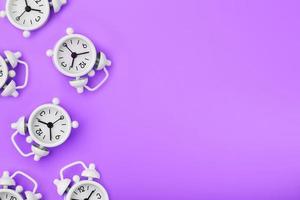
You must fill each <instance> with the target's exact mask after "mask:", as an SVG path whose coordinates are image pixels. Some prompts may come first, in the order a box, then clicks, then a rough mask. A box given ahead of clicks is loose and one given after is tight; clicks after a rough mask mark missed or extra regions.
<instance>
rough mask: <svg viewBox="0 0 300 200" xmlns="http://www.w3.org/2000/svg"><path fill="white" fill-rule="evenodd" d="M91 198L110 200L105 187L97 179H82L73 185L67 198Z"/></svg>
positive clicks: (91, 199)
mask: <svg viewBox="0 0 300 200" xmlns="http://www.w3.org/2000/svg"><path fill="white" fill-rule="evenodd" d="M72 199H89V200H99V199H100V200H109V197H108V194H107V191H106V190H105V188H104V187H103V186H102V185H100V184H99V183H97V182H95V181H88V180H85V181H80V182H78V183H76V184H75V185H73V186H72V187H71V189H70V190H69V191H68V194H67V196H66V200H72Z"/></svg>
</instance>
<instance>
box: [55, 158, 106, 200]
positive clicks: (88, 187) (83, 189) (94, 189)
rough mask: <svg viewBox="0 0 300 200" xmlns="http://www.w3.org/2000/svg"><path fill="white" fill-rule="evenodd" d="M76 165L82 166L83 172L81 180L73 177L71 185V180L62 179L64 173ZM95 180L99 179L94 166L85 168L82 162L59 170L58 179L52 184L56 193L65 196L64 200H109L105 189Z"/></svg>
mask: <svg viewBox="0 0 300 200" xmlns="http://www.w3.org/2000/svg"><path fill="white" fill-rule="evenodd" d="M76 165H80V166H82V167H83V169H84V170H83V171H82V173H81V176H82V178H81V177H80V176H78V175H75V176H73V181H74V183H72V181H71V179H69V178H65V177H64V171H65V170H67V169H69V168H71V167H74V166H76ZM81 179H82V180H81ZM95 179H100V173H99V172H98V171H97V170H96V166H95V164H93V163H91V164H89V166H87V165H86V164H85V163H84V162H82V161H76V162H73V163H70V164H68V165H66V166H65V167H63V168H62V169H61V170H60V179H55V180H54V184H55V185H56V188H57V193H58V194H59V195H61V196H65V198H64V199H65V200H99V199H100V200H109V196H108V193H107V191H106V189H105V188H104V187H103V186H102V185H101V184H100V183H98V182H96V181H95Z"/></svg>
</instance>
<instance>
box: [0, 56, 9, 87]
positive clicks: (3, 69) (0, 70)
mask: <svg viewBox="0 0 300 200" xmlns="http://www.w3.org/2000/svg"><path fill="white" fill-rule="evenodd" d="M7 78H8V68H7V64H6V63H5V61H4V59H3V58H1V57H0V88H2V87H3V85H4V84H5V82H6V80H7Z"/></svg>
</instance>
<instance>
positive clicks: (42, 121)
mask: <svg viewBox="0 0 300 200" xmlns="http://www.w3.org/2000/svg"><path fill="white" fill-rule="evenodd" d="M38 122H40V123H42V124H45V125H47V126H48V123H46V122H43V121H41V120H40V119H38Z"/></svg>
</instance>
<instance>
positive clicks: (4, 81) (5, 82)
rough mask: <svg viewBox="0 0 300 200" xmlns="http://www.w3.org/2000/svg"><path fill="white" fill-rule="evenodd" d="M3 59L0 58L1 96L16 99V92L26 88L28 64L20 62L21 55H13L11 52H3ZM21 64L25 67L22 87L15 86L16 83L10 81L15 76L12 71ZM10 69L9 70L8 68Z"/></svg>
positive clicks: (17, 53)
mask: <svg viewBox="0 0 300 200" xmlns="http://www.w3.org/2000/svg"><path fill="white" fill-rule="evenodd" d="M4 54H5V57H6V58H3V57H2V56H0V90H2V91H1V96H4V97H7V96H13V97H18V96H19V92H18V90H22V89H24V88H25V87H26V86H27V83H28V75H29V67H28V64H27V63H26V62H24V61H22V60H20V58H21V56H22V54H21V53H20V52H16V53H13V52H11V51H4ZM19 63H20V64H22V65H24V67H25V78H24V83H23V84H22V85H19V86H17V85H16V82H15V81H14V80H12V79H13V78H14V77H15V76H16V72H15V71H14V69H15V68H16V67H17V66H18V64H19ZM9 67H10V68H11V69H10V68H9Z"/></svg>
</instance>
